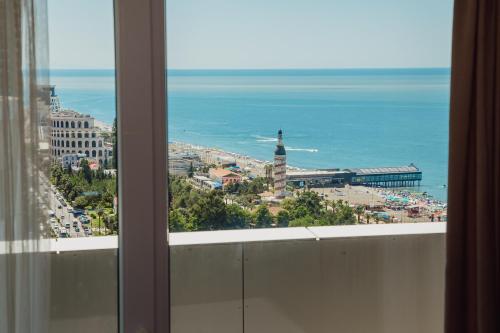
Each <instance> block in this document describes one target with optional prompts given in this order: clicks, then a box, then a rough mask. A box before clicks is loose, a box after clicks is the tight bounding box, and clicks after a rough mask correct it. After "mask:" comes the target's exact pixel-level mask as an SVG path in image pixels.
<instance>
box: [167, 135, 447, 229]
mask: <svg viewBox="0 0 500 333" xmlns="http://www.w3.org/2000/svg"><path fill="white" fill-rule="evenodd" d="M170 153H188V154H197V155H198V156H199V157H200V159H201V160H202V162H203V163H206V164H222V163H224V162H226V163H236V164H237V165H238V166H239V167H240V168H241V169H242V170H243V171H245V172H248V173H250V174H252V175H254V176H260V177H263V176H265V167H266V165H272V161H265V160H259V159H256V158H253V157H251V156H248V155H244V154H239V153H235V152H229V151H225V150H222V149H220V148H216V147H208V146H201V145H195V144H191V143H187V142H180V141H169V154H170ZM297 170H307V169H304V168H297V167H293V166H287V171H297ZM414 189H415V188H384V187H369V186H364V185H356V186H353V185H344V186H340V187H323V188H312V189H311V190H312V191H314V192H317V193H318V194H320V195H321V196H322V197H324V198H325V199H327V200H343V201H347V202H348V203H349V204H350V205H352V206H358V205H362V206H365V207H366V208H367V210H369V211H372V212H376V213H377V214H379V215H380V220H381V221H382V220H387V219H388V220H389V221H392V222H403V223H405V222H428V221H429V219H434V218H435V219H436V220H437V221H441V220H446V215H447V211H446V209H447V203H446V202H444V201H440V200H438V199H436V198H434V197H432V196H431V195H429V194H426V193H423V192H416V191H414ZM295 191H302V190H301V189H297V190H295ZM407 209H414V210H416V211H418V212H419V213H417V214H415V217H408V215H407V214H406V210H407Z"/></svg>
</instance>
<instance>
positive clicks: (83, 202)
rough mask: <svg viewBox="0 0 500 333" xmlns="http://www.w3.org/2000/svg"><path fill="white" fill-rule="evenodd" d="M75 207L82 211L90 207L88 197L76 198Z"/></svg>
mask: <svg viewBox="0 0 500 333" xmlns="http://www.w3.org/2000/svg"><path fill="white" fill-rule="evenodd" d="M73 206H74V207H76V208H81V209H83V208H85V207H86V206H88V200H87V197H85V196H79V197H76V199H75V200H74V201H73Z"/></svg>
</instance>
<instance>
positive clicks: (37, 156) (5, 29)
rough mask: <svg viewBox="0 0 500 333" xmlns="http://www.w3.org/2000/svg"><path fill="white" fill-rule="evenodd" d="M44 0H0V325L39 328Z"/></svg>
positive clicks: (42, 314)
mask: <svg viewBox="0 0 500 333" xmlns="http://www.w3.org/2000/svg"><path fill="white" fill-rule="evenodd" d="M46 20H47V15H46V0H0V332H2V333H3V332H8V333H19V332H47V331H48V309H49V306H48V305H49V302H48V301H49V295H50V285H49V278H48V274H49V265H48V260H47V252H45V250H46V248H45V246H46V245H47V244H46V242H47V239H48V237H49V236H48V235H47V233H48V232H49V228H48V227H47V225H46V224H47V219H46V217H45V216H44V214H46V211H47V209H48V208H47V207H48V206H47V204H46V202H45V201H46V198H47V195H46V191H47V190H48V188H47V186H48V183H47V174H46V173H45V170H48V159H47V156H48V155H47V153H48V149H49V145H48V140H47V138H48V136H47V134H48V133H47V132H46V125H47V124H48V122H49V118H48V117H49V112H48V111H49V108H48V102H49V101H48V98H49V97H48V96H49V95H48V91H47V83H48V81H47V72H48V71H47V68H48V66H47V59H48V53H47V45H48V44H47V24H46V23H47V22H46Z"/></svg>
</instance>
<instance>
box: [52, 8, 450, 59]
mask: <svg viewBox="0 0 500 333" xmlns="http://www.w3.org/2000/svg"><path fill="white" fill-rule="evenodd" d="M452 7H453V1H452V0H251V1H250V0H167V62H168V67H169V68H353V67H448V66H449V65H450V48H451V26H452ZM49 33H50V51H51V53H50V56H51V67H52V68H113V67H114V53H113V52H114V51H113V49H114V45H113V7H112V1H111V0H49Z"/></svg>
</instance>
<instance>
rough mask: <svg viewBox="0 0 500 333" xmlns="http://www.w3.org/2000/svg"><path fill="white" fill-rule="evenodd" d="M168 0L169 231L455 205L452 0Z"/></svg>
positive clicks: (432, 215) (322, 221) (409, 215)
mask: <svg viewBox="0 0 500 333" xmlns="http://www.w3.org/2000/svg"><path fill="white" fill-rule="evenodd" d="M166 4H167V10H166V15H167V18H166V22H167V62H168V63H167V65H168V66H167V67H168V71H167V74H168V95H167V96H168V140H169V165H168V168H169V193H170V195H169V224H170V231H172V232H177V231H199V230H219V229H241V228H243V229H246V228H276V227H293V226H316V225H341V224H368V223H370V224H372V223H401V222H402V223H408V222H424V221H446V216H447V213H446V200H447V198H446V192H447V163H448V161H447V153H448V115H449V110H448V109H449V103H448V100H449V80H450V47H451V19H452V1H449V0H446V1H439V2H435V1H431V0H425V1H414V0H403V1H397V2H395V1H390V0H387V1H382V2H369V1H368V2H367V1H360V0H357V1H347V2H346V1H323V0H314V1H271V2H269V1H263V0H256V1H251V2H239V1H236V2H235V1H229V0H217V1H214V2H210V3H207V2H206V1H202V0H182V1H181V0H167V1H166ZM360 8H362V10H360ZM430 8H432V10H429V9H430Z"/></svg>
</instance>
